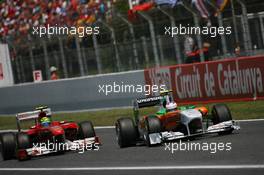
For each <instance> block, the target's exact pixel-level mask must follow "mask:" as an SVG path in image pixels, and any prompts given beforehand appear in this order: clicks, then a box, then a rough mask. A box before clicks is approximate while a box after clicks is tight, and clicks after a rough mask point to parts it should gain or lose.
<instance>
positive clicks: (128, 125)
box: [115, 118, 138, 148]
mask: <svg viewBox="0 0 264 175" xmlns="http://www.w3.org/2000/svg"><path fill="white" fill-rule="evenodd" d="M115 129H116V136H117V142H118V145H119V147H120V148H124V147H129V146H133V145H135V144H136V141H137V137H138V134H137V130H136V127H135V124H134V121H133V120H132V119H131V118H120V119H118V120H117V122H116V124H115Z"/></svg>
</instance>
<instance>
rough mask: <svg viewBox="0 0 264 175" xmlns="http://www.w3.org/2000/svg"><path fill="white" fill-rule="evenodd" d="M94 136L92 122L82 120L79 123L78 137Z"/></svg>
mask: <svg viewBox="0 0 264 175" xmlns="http://www.w3.org/2000/svg"><path fill="white" fill-rule="evenodd" d="M90 137H95V131H94V127H93V124H92V122H90V121H84V122H81V123H80V124H79V139H85V138H90Z"/></svg>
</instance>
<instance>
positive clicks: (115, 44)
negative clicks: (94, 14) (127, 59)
mask: <svg viewBox="0 0 264 175" xmlns="http://www.w3.org/2000/svg"><path fill="white" fill-rule="evenodd" d="M99 22H101V23H102V24H103V25H104V26H105V27H106V28H108V30H110V32H111V36H112V40H113V45H114V49H115V59H116V66H117V71H118V72H120V71H121V70H122V69H121V62H120V56H119V52H118V48H117V42H116V36H115V30H114V28H113V27H111V26H110V25H108V24H107V23H105V22H103V21H102V20H99Z"/></svg>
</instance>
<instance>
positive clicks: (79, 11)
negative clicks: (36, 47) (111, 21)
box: [0, 0, 115, 38]
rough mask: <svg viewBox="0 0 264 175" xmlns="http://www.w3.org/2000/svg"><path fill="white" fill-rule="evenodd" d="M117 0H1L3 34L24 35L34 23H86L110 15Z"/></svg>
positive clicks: (1, 30) (0, 10) (35, 24)
mask: <svg viewBox="0 0 264 175" xmlns="http://www.w3.org/2000/svg"><path fill="white" fill-rule="evenodd" d="M114 2H115V0H0V19H1V20H0V38H3V37H7V36H21V35H25V34H27V33H28V32H29V31H30V30H32V27H33V26H41V25H42V26H46V25H48V24H49V25H55V24H56V25H61V26H65V25H67V26H82V25H89V24H92V23H93V22H94V21H95V20H96V19H97V18H100V17H105V16H109V13H110V9H111V5H112V3H114Z"/></svg>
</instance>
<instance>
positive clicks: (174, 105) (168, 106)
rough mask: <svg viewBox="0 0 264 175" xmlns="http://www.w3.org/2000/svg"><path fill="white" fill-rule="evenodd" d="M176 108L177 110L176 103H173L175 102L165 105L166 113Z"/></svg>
mask: <svg viewBox="0 0 264 175" xmlns="http://www.w3.org/2000/svg"><path fill="white" fill-rule="evenodd" d="M176 108H177V103H175V102H170V103H168V104H166V109H167V111H173V110H175V109H176Z"/></svg>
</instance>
